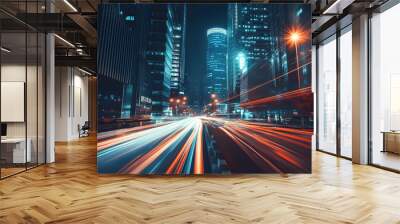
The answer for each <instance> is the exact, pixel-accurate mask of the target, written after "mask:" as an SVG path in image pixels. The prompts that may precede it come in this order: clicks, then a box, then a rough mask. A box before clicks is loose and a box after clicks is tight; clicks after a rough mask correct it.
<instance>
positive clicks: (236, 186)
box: [0, 137, 400, 223]
mask: <svg viewBox="0 0 400 224" xmlns="http://www.w3.org/2000/svg"><path fill="white" fill-rule="evenodd" d="M95 144H96V142H95V139H94V138H93V137H90V138H85V139H82V140H80V141H75V142H71V143H68V144H66V143H58V144H57V147H56V148H57V150H56V152H57V153H56V158H57V161H56V163H54V164H50V165H47V166H41V167H39V168H36V169H33V170H29V171H27V172H26V173H22V174H19V175H16V176H13V177H10V178H7V179H5V180H2V181H0V202H1V203H0V223H400V212H399V211H400V200H399V198H400V175H399V174H396V173H391V172H388V171H384V170H380V169H377V168H374V167H370V166H360V165H352V164H351V162H350V161H348V160H344V159H338V158H335V157H333V156H330V155H326V154H323V153H320V152H314V153H313V174H311V175H288V176H287V177H283V176H280V175H235V176H211V177H136V176H123V175H119V176H118V175H117V176H114V175H98V174H97V173H96V145H95Z"/></svg>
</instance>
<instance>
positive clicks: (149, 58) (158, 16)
mask: <svg viewBox="0 0 400 224" xmlns="http://www.w3.org/2000/svg"><path fill="white" fill-rule="evenodd" d="M148 7H149V10H151V11H150V12H151V14H150V18H149V20H148V21H149V23H148V25H149V26H150V27H149V33H148V35H147V49H146V55H145V57H146V59H145V60H146V64H147V67H146V72H147V74H148V75H150V77H151V79H152V83H151V89H152V93H151V100H152V115H154V116H161V115H164V114H165V113H167V111H168V107H169V97H170V93H171V72H172V53H173V31H174V30H173V24H174V22H173V11H174V10H173V8H172V7H171V6H170V5H149V6H148Z"/></svg>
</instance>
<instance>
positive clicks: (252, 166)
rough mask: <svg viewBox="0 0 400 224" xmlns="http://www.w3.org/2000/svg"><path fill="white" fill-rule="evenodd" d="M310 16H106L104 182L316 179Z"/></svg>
mask: <svg viewBox="0 0 400 224" xmlns="http://www.w3.org/2000/svg"><path fill="white" fill-rule="evenodd" d="M310 29H311V12H310V7H309V5H306V4H239V3H230V4H104V5H101V6H100V7H99V18H98V30H99V31H98V32H99V34H98V60H97V61H98V65H97V69H98V101H97V102H98V122H99V123H98V136H97V140H98V143H97V144H98V145H97V169H98V172H99V173H102V174H106V173H114V174H138V175H148V174H154V175H192V174H238V173H310V172H311V138H312V134H313V131H312V130H313V93H312V90H311V34H310Z"/></svg>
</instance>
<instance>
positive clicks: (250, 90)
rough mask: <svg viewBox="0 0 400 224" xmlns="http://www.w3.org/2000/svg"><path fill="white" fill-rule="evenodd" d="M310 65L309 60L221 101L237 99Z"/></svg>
mask: <svg viewBox="0 0 400 224" xmlns="http://www.w3.org/2000/svg"><path fill="white" fill-rule="evenodd" d="M308 65H311V62H308V63H306V64H303V65H301V66H300V67H298V68H295V69H292V70H291V71H288V72H286V73H283V74H281V75H278V76H276V77H275V78H273V79H270V80H268V81H266V82H263V83H261V84H259V85H257V86H254V87H253V88H251V89H248V90H246V91H243V92H241V93H240V94H237V95H235V96H232V97H230V98H227V99H225V100H221V101H220V102H221V103H225V102H228V101H231V100H233V99H236V98H238V97H240V96H243V95H244V94H248V93H250V92H253V91H254V90H256V89H259V88H260V87H263V86H265V85H267V84H270V83H272V82H274V81H276V80H278V79H281V78H283V77H285V76H288V75H289V74H293V73H294V72H295V71H297V70H299V69H301V68H303V67H305V66H308Z"/></svg>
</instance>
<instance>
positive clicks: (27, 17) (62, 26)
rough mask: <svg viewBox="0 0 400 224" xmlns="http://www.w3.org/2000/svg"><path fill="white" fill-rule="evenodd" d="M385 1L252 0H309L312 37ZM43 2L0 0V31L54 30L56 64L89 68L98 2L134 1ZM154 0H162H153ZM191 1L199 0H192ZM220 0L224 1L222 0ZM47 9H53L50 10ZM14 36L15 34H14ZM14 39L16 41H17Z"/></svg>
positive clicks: (92, 63)
mask: <svg viewBox="0 0 400 224" xmlns="http://www.w3.org/2000/svg"><path fill="white" fill-rule="evenodd" d="M386 1H387V0H287V1H282V0H279V1H278V0H254V1H252V2H267V3H277V2H279V3H308V4H311V8H312V12H313V21H312V33H313V38H316V37H317V36H319V35H321V33H323V32H324V31H325V30H327V29H328V28H329V27H331V26H333V25H334V24H336V23H337V21H338V20H340V19H342V18H344V17H345V16H348V15H356V14H357V13H360V12H364V11H365V10H368V9H372V8H374V7H377V6H379V5H381V4H383V3H384V2H386ZM45 2H46V1H45V0H35V1H26V0H1V2H0V21H1V25H2V31H3V32H5V33H7V32H9V33H14V34H8V35H6V37H5V38H10V40H17V42H19V41H20V38H18V37H17V36H18V34H16V33H18V32H20V31H21V30H25V28H30V30H32V31H39V32H54V33H56V34H57V35H58V37H57V38H56V57H57V58H56V63H57V64H58V65H79V63H83V64H84V65H85V66H87V67H88V68H89V69H92V70H95V64H96V42H97V31H96V28H97V27H96V21H97V6H98V5H99V4H101V3H129V2H130V3H132V2H135V1H133V0H50V1H49V0H48V2H51V4H48V5H47V6H46V4H45ZM136 2H139V1H136ZM140 2H146V3H148V2H152V1H149V0H144V1H140ZM155 2H163V1H161V0H159V1H157V0H155ZM164 2H165V1H164ZM169 2H171V1H169ZM175 2H179V1H175ZM191 2H200V1H196V0H192V1H191ZM203 2H204V1H203ZM214 2H215V1H214ZM220 2H226V1H223V0H221V1H220ZM245 2H248V1H245ZM50 11H51V12H52V13H49V12H50ZM26 12H28V13H26ZM13 36H15V37H16V38H13ZM7 42H8V41H7ZM17 42H16V43H15V44H17V45H18V43H17ZM3 43H4V42H3ZM28 51H29V50H28ZM57 59H58V60H57ZM82 66H83V65H82Z"/></svg>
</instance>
